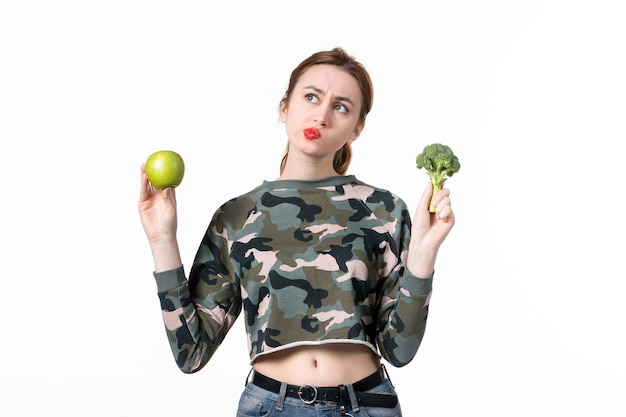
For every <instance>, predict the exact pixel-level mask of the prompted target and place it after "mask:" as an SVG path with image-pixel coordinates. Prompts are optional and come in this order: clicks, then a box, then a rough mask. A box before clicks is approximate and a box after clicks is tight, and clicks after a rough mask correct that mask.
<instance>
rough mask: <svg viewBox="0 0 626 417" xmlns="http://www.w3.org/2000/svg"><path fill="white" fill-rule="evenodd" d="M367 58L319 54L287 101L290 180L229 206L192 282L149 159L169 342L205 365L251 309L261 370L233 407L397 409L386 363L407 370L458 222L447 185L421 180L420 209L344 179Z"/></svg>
mask: <svg viewBox="0 0 626 417" xmlns="http://www.w3.org/2000/svg"><path fill="white" fill-rule="evenodd" d="M372 99H373V88H372V83H371V80H370V77H369V74H368V73H367V71H366V70H365V68H364V67H363V66H362V65H361V64H360V63H359V62H358V61H356V60H355V59H354V58H353V57H351V56H350V55H348V54H347V53H346V52H345V51H344V50H343V49H340V48H335V49H333V50H329V51H321V52H318V53H315V54H313V55H311V56H310V57H308V58H307V59H305V60H304V61H303V62H302V63H301V64H300V65H298V67H296V68H295V69H294V71H293V72H292V74H291V78H290V81H289V85H288V87H287V90H286V92H285V94H284V96H283V98H282V100H281V101H280V118H281V121H282V122H283V123H284V124H285V127H286V132H287V139H288V143H287V148H286V151H285V154H284V157H283V159H282V162H281V165H280V176H279V177H278V178H277V179H275V180H271V181H263V182H262V184H261V185H259V186H258V187H256V188H254V189H253V190H251V191H249V192H248V193H246V194H244V195H241V196H238V197H237V198H234V199H232V200H229V201H227V202H225V203H224V204H223V205H222V206H221V207H220V208H219V209H218V210H217V211H216V212H215V215H214V216H213V218H212V220H211V222H210V224H209V226H208V228H207V230H206V233H205V235H204V237H203V239H202V241H201V243H200V247H199V249H198V251H197V254H196V256H195V259H194V262H193V264H192V266H191V269H190V272H189V278H187V276H186V274H185V271H184V268H183V265H182V260H181V256H180V251H179V249H178V244H177V240H176V227H177V216H176V197H175V190H174V189H171V188H168V189H164V190H155V189H153V187H151V185H150V184H149V182H148V180H147V178H146V175H145V168H144V166H142V168H141V192H140V201H139V213H140V217H141V221H142V224H143V228H144V230H145V232H146V235H147V237H148V241H149V243H150V248H151V251H152V255H153V257H154V268H155V269H154V271H155V272H154V276H155V279H156V284H157V288H158V293H159V297H160V300H161V307H162V313H163V319H164V322H165V326H166V331H167V333H168V339H169V341H170V344H171V348H172V352H173V354H174V357H175V360H176V363H177V365H178V366H179V368H180V369H181V370H182V371H183V372H186V373H192V372H196V371H198V370H200V369H201V368H202V367H203V366H204V365H206V363H207V362H208V361H209V359H210V358H211V356H212V355H213V353H214V352H215V350H216V349H217V348H218V346H219V345H220V343H221V342H222V340H223V339H224V337H225V336H226V333H227V332H228V331H229V329H230V328H231V326H232V324H233V323H234V322H235V320H236V318H237V317H238V316H239V315H240V313H241V311H242V310H243V315H242V319H243V320H244V321H245V326H246V332H247V335H248V348H249V352H250V361H251V364H252V366H253V372H252V376H251V377H250V378H249V381H248V384H247V386H246V387H245V389H244V392H243V393H242V395H241V400H240V403H239V410H238V414H237V415H238V416H240V417H245V416H250V417H253V416H269V415H275V416H295V415H297V416H329V417H330V416H336V415H347V416H354V417H357V416H370V417H376V416H400V415H401V411H400V404H399V401H398V399H397V395H396V393H395V391H394V388H393V386H392V384H391V382H390V381H389V379H388V378H387V377H386V374H385V372H384V367H383V365H382V364H381V358H382V359H384V360H385V361H387V362H388V363H390V364H392V365H393V366H404V365H406V364H407V363H409V362H410V361H411V360H412V359H413V357H414V355H415V354H416V352H417V349H418V347H419V345H420V342H421V340H422V337H423V335H424V330H425V325H426V318H427V312H428V302H429V296H430V292H431V288H432V279H433V272H434V266H435V259H436V257H437V252H438V250H439V248H440V245H441V244H442V242H443V241H444V239H445V238H446V236H447V235H448V233H449V231H450V230H451V228H452V227H453V225H454V214H453V211H452V208H451V205H450V198H449V195H450V192H449V190H448V189H446V188H444V189H443V190H441V191H440V192H439V193H437V195H436V196H435V197H434V204H435V206H436V208H437V209H436V213H434V214H431V213H429V211H428V205H429V202H430V198H431V195H432V186H431V185H430V182H429V183H428V184H427V186H426V188H425V190H424V192H423V193H422V196H421V199H420V202H419V203H418V207H417V210H416V212H415V215H414V217H413V220H411V217H410V215H409V212H408V209H407V207H406V205H405V203H404V201H403V200H402V199H400V198H399V197H397V196H396V195H394V194H393V193H391V192H390V191H387V190H384V189H381V188H378V187H375V186H372V185H369V184H365V183H363V182H361V181H360V180H358V179H357V178H356V177H355V176H354V175H346V170H347V168H348V165H349V163H350V160H351V145H352V143H353V142H354V141H355V140H356V139H357V138H358V137H359V135H360V133H361V131H362V130H363V127H364V125H365V118H366V116H367V114H368V113H369V111H370V109H371V107H372Z"/></svg>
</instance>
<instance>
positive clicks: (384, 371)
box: [380, 363, 395, 388]
mask: <svg viewBox="0 0 626 417" xmlns="http://www.w3.org/2000/svg"><path fill="white" fill-rule="evenodd" d="M380 369H382V371H383V379H388V380H389V383H390V384H391V388H395V386H394V385H393V382H392V381H391V378H390V377H389V373H388V372H387V368H385V364H384V363H383V364H382V365H380Z"/></svg>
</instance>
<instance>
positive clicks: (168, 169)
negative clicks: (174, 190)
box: [146, 151, 185, 190]
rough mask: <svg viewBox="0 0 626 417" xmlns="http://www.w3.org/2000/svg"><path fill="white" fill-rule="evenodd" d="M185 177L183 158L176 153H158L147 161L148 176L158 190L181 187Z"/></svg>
mask: <svg viewBox="0 0 626 417" xmlns="http://www.w3.org/2000/svg"><path fill="white" fill-rule="evenodd" d="M184 175H185V163H184V162H183V158H182V157H181V156H180V155H179V154H178V153H176V152H174V151H157V152H155V153H153V154H152V155H150V156H149V157H148V160H147V161H146V176H147V177H148V181H150V184H152V186H153V187H154V188H156V189H158V190H161V189H163V188H167V187H177V186H178V185H180V183H181V181H182V180H183V176H184Z"/></svg>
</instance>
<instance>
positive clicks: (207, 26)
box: [0, 0, 626, 417]
mask: <svg viewBox="0 0 626 417" xmlns="http://www.w3.org/2000/svg"><path fill="white" fill-rule="evenodd" d="M622 4H623V2H621V1H618V0H616V1H603V0H594V1H565V0H563V1H556V0H555V1H550V0H544V1H537V0H525V1H496V0H494V1H486V0H481V1H437V2H431V1H428V2H426V1H418V2H408V1H407V2H403V3H402V2H394V1H388V2H381V1H367V0H360V1H336V0H333V1H327V0H319V1H316V2H297V1H293V0H290V1H223V2H209V1H178V2H173V1H171V2H168V1H136V0H125V1H117V0H109V1H27V0H23V1H17V0H3V1H2V2H1V3H0V137H1V140H2V151H1V154H0V155H1V162H0V178H1V179H2V197H1V198H2V200H1V202H2V204H1V209H0V210H1V216H0V222H1V223H0V236H1V239H2V250H1V252H0V253H1V258H0V259H1V264H0V268H1V273H2V301H1V302H0V309H1V310H0V320H1V322H0V323H1V325H2V327H1V329H0V345H1V346H2V351H1V352H2V354H1V355H0V379H1V381H2V386H3V387H4V388H2V391H1V393H0V396H1V400H0V414H2V415H3V416H11V417H13V416H61V415H72V416H74V415H83V416H94V417H95V416H107V417H108V416H155V417H156V416H169V415H197V416H215V415H224V416H230V415H234V414H235V409H236V403H237V400H238V397H239V394H240V393H241V390H242V389H243V384H244V380H245V377H246V374H247V372H248V370H249V365H248V357H247V354H246V344H245V340H244V330H243V322H241V320H238V321H237V323H236V325H235V329H234V330H233V332H231V334H229V337H228V338H227V340H226V342H225V343H224V345H222V347H220V349H219V350H218V352H217V353H216V355H215V357H214V358H213V360H212V361H211V362H210V363H209V365H207V367H206V368H205V369H203V370H202V371H201V372H199V373H197V374H194V375H184V374H183V373H181V372H180V371H179V370H178V368H177V367H176V365H175V362H174V360H173V357H172V355H171V353H170V350H169V345H168V343H167V340H166V337H165V332H164V329H163V325H162V322H161V315H160V307H159V304H158V300H157V296H156V286H155V284H154V281H153V278H152V275H151V273H152V267H153V265H152V258H151V255H150V253H149V249H148V245H147V242H146V239H145V235H144V234H143V230H142V229H141V226H140V223H139V217H138V214H137V198H138V185H139V165H140V164H141V163H142V162H143V161H145V159H146V158H147V156H148V155H149V154H150V153H152V152H153V151H156V150H159V149H174V150H176V151H178V152H179V153H181V154H182V155H183V157H184V159H185V162H186V164H187V172H186V176H185V179H184V181H183V183H182V185H181V186H180V187H179V189H178V191H177V193H178V201H179V215H180V218H179V239H180V243H181V250H182V255H183V258H184V262H185V263H186V264H190V263H191V260H192V258H193V255H194V254H195V250H196V248H197V245H198V243H199V241H200V238H201V236H202V234H203V232H204V229H205V227H206V226H207V224H208V221H209V218H210V216H211V214H212V213H213V210H214V209H215V208H216V207H217V206H218V204H220V203H222V202H223V201H224V200H225V199H227V198H230V197H233V196H235V195H237V194H239V193H241V192H245V191H247V190H248V189H250V188H251V187H253V186H255V185H257V184H258V183H259V182H260V181H261V180H262V179H273V178H275V177H276V176H277V174H278V164H279V160H280V157H281V154H282V151H283V148H284V145H285V142H286V139H285V135H284V130H283V126H282V125H280V123H279V122H278V113H277V106H278V101H279V99H280V97H281V95H282V93H283V92H284V89H285V87H286V85H287V80H288V77H289V75H290V72H291V70H292V69H293V68H294V67H295V66H296V65H297V64H298V63H299V62H300V61H301V60H302V59H304V58H306V57H307V56H308V55H310V54H311V53H313V52H315V51H318V50H321V49H327V48H332V47H334V46H343V47H345V48H346V49H347V50H348V52H349V53H351V54H352V55H354V56H356V57H357V58H358V59H359V60H360V61H362V62H363V63H364V64H365V65H366V66H367V68H368V69H369V71H370V73H371V76H372V78H373V80H374V83H375V89H376V90H375V91H376V96H375V103H374V108H373V110H372V112H371V113H370V117H369V118H368V122H367V127H366V129H365V131H364V133H363V134H362V135H361V137H360V138H359V140H358V141H357V142H356V143H355V148H354V153H355V155H354V162H353V164H352V167H351V173H354V174H356V175H357V176H358V177H360V178H361V179H363V180H365V181H367V182H371V183H373V184H375V185H379V186H382V187H386V188H389V189H391V190H392V191H394V192H395V193H397V194H399V195H400V196H401V197H403V198H404V199H405V200H406V201H407V203H409V205H410V206H411V207H412V208H413V207H415V205H416V203H417V199H418V197H419V195H420V193H421V192H422V190H423V188H424V186H425V184H426V182H425V181H427V177H426V174H425V172H423V171H418V170H417V169H416V168H415V165H414V159H415V156H416V155H417V153H419V152H420V151H421V149H422V148H423V146H424V145H426V144H428V143H431V142H435V141H440V142H444V143H447V144H448V145H450V146H451V147H452V148H453V150H454V151H455V153H456V154H457V155H458V156H459V158H460V160H461V164H462V168H461V171H460V172H459V173H458V174H457V175H456V176H455V177H453V178H452V179H450V180H449V181H448V183H447V186H448V187H449V188H450V189H451V190H452V198H453V206H454V208H455V212H456V215H457V225H456V227H455V229H454V230H453V232H452V234H451V235H450V236H449V238H448V240H447V241H446V242H445V244H444V246H443V247H442V249H441V252H440V257H439V259H438V264H437V273H436V281H435V288H434V295H433V299H432V305H431V310H430V319H429V324H428V329H427V334H426V337H425V340H424V342H423V345H422V347H421V350H420V351H419V352H418V355H417V357H416V358H415V360H414V361H413V362H412V363H411V364H409V365H408V366H406V367H404V368H399V369H398V368H392V367H390V366H388V368H389V371H390V373H391V376H392V379H393V381H394V383H395V385H396V387H397V389H398V391H399V394H400V396H401V400H402V404H403V408H404V412H405V415H407V416H428V417H451V416H468V415H471V416H507V417H513V416H528V415H532V416H603V417H606V416H625V415H626V404H625V402H624V400H623V398H624V397H623V394H624V392H625V388H626V381H625V376H624V375H625V374H626V364H625V360H624V352H625V351H626V340H625V336H624V328H625V324H624V319H625V318H626V306H625V303H624V292H625V291H626V285H625V284H624V280H625V279H626V274H625V271H624V270H625V268H624V256H625V255H624V252H625V251H624V249H625V245H624V235H625V233H626V230H625V229H626V228H625V222H624V213H625V211H626V207H625V203H624V170H623V160H624V156H623V153H622V152H623V142H624V139H626V129H625V123H624V115H625V111H626V100H625V97H626V81H625V80H626V77H625V76H624V74H626V43H625V39H626V25H624V21H625V18H626V13H625V10H624V7H622V6H621V5H622Z"/></svg>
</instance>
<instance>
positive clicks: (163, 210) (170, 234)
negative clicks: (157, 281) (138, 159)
mask: <svg viewBox="0 0 626 417" xmlns="http://www.w3.org/2000/svg"><path fill="white" fill-rule="evenodd" d="M139 217H140V219H141V225H142V226H143V230H144V232H145V233H146V236H147V237H148V242H149V244H150V249H151V250H152V255H153V257H154V263H155V271H157V272H158V271H163V270H168V269H173V268H177V267H178V266H180V265H181V261H180V252H179V250H178V243H177V240H176V229H177V225H178V223H177V214H176V191H175V189H174V188H172V187H168V188H164V189H162V190H157V189H155V188H154V187H153V186H152V185H151V184H150V182H149V181H148V177H147V176H146V166H145V164H142V165H141V188H140V191H139Z"/></svg>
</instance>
